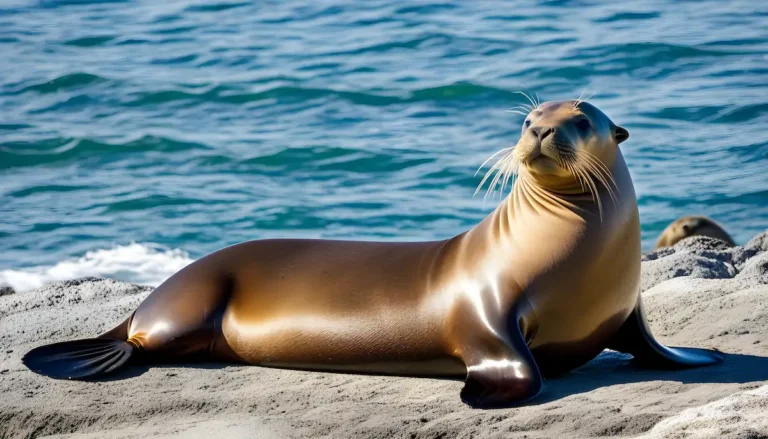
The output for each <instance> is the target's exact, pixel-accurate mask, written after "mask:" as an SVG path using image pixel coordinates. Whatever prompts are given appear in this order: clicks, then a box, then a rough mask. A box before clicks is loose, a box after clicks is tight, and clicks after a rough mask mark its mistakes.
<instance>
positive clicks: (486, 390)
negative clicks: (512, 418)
mask: <svg viewBox="0 0 768 439" xmlns="http://www.w3.org/2000/svg"><path fill="white" fill-rule="evenodd" d="M510 338H511V339H512V340H510V341H509V342H503V341H501V340H495V341H496V343H492V345H491V346H487V344H486V346H485V347H486V348H488V347H490V348H491V349H483V348H482V347H481V346H477V348H480V349H479V350H477V351H475V352H474V353H473V355H470V356H469V357H470V358H466V359H465V364H467V378H466V380H465V381H464V387H463V388H462V389H461V400H462V401H464V402H465V403H466V404H468V405H470V406H472V407H475V408H494V407H511V406H515V405H521V404H524V403H526V402H528V401H530V400H531V399H533V398H535V397H536V395H538V394H539V392H541V387H542V379H541V373H540V372H539V368H538V366H537V365H536V361H535V360H534V359H533V355H532V354H531V351H530V350H529V349H528V346H527V345H526V343H525V340H524V338H523V335H522V333H521V332H520V330H519V328H518V329H517V330H516V331H514V334H511V337H510ZM486 343H487V342H486ZM494 345H495V346H494ZM492 352H495V355H494V354H492ZM499 354H500V355H499ZM499 357H500V358H499ZM468 360H469V361H468Z"/></svg>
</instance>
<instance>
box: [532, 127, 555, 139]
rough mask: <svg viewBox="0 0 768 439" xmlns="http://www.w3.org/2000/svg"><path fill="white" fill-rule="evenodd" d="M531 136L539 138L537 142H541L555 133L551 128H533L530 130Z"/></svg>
mask: <svg viewBox="0 0 768 439" xmlns="http://www.w3.org/2000/svg"><path fill="white" fill-rule="evenodd" d="M531 131H533V134H534V135H535V136H536V137H538V138H539V142H541V141H543V140H544V139H545V138H546V137H547V136H548V135H550V134H552V133H554V132H555V129H554V128H552V127H533V128H531Z"/></svg>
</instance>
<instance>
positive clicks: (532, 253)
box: [23, 101, 722, 407]
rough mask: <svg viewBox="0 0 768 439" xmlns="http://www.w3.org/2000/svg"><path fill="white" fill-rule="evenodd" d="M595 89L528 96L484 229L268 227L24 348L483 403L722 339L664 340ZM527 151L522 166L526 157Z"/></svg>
mask: <svg viewBox="0 0 768 439" xmlns="http://www.w3.org/2000/svg"><path fill="white" fill-rule="evenodd" d="M628 135H629V134H628V132H627V130H625V129H623V128H621V127H618V126H616V125H614V124H613V122H611V120H610V119H608V117H607V116H605V115H604V114H603V113H602V112H601V111H600V110H598V109H597V108H595V107H594V106H592V105H590V104H588V103H586V102H582V101H564V102H549V103H544V104H541V105H537V106H536V107H535V108H533V109H532V110H531V111H530V114H528V116H527V118H526V120H525V123H524V126H523V129H522V136H521V138H520V140H519V142H518V143H517V145H516V147H515V148H513V149H511V150H509V151H506V154H505V155H504V156H503V157H502V158H501V159H500V160H499V162H498V163H497V165H496V166H495V167H494V169H495V170H499V172H500V174H498V175H497V177H496V178H495V179H494V184H495V183H496V182H498V181H500V180H501V181H505V180H506V179H507V178H508V177H509V173H511V172H513V171H515V170H516V171H517V172H518V179H517V181H516V182H515V183H514V186H513V190H512V193H511V194H510V195H509V196H508V197H507V198H506V199H505V200H504V201H503V202H502V203H501V204H500V205H499V206H498V208H496V209H495V210H494V211H493V213H491V214H490V215H489V216H488V217H486V218H485V219H484V220H483V221H482V222H481V223H480V224H478V225H477V226H476V227H474V228H472V229H471V230H469V231H467V232H465V233H462V234H460V235H458V236H456V237H453V238H451V239H446V240H443V241H432V242H399V243H393V242H353V241H324V240H297V239H285V240H280V239H277V240H273V239H270V240H262V241H251V242H245V243H242V244H237V245H234V246H232V247H227V248H225V249H222V250H219V251H217V252H215V253H212V254H210V255H208V256H206V257H204V258H202V259H200V260H198V261H196V262H194V263H193V264H191V265H189V266H187V267H186V268H184V269H183V270H181V271H179V272H178V273H176V274H175V275H174V276H173V277H171V278H170V279H168V280H167V281H166V282H164V283H163V284H162V285H160V286H159V287H158V288H157V289H155V290H154V291H153V292H152V293H151V294H150V295H149V296H148V297H147V298H146V299H145V300H144V301H143V302H142V303H141V304H140V305H139V307H138V308H137V309H136V310H135V311H134V312H133V313H132V314H131V315H130V317H128V319H127V320H126V321H125V322H124V323H122V324H121V325H119V326H118V327H117V328H115V329H113V330H112V331H109V332H108V333H106V334H103V335H102V336H100V337H99V338H94V339H87V340H77V341H70V342H64V343H56V344H53V345H48V346H42V347H39V348H36V349H33V350H32V351H30V352H29V353H28V354H27V355H26V356H25V357H24V360H23V361H24V363H25V364H26V365H27V366H28V367H29V368H30V369H31V370H33V371H35V372H38V373H41V374H45V375H48V376H51V377H55V378H72V379H83V378H90V377H96V376H99V375H102V374H104V373H107V372H112V371H114V370H117V369H119V368H121V367H123V365H125V364H126V363H127V362H128V360H129V359H131V358H136V359H139V360H144V361H148V360H158V359H159V360H162V361H183V360H184V359H185V358H188V357H189V356H193V355H197V356H203V357H207V358H212V359H217V360H223V361H237V362H242V363H248V364H255V365H262V366H272V367H286V368H297V369H314V370H328V371H346V372H367V373H383V374H404V375H428V376H438V375H443V376H453V375H457V376H464V377H466V381H465V385H464V388H463V389H462V391H461V397H462V399H463V400H464V401H465V402H467V403H469V404H471V405H474V406H480V407H490V406H500V405H511V404H516V403H521V402H524V401H527V400H529V399H530V398H533V397H534V396H536V395H537V394H538V393H539V391H540V389H541V386H542V375H543V376H547V375H554V374H558V373H562V372H565V371H568V370H570V369H572V368H575V367H577V366H579V365H582V364H584V363H586V362H587V361H589V360H591V359H592V358H594V357H595V356H596V355H598V354H599V353H600V352H601V351H602V350H603V349H605V348H611V349H615V350H619V351H622V352H627V353H630V354H632V355H633V356H634V357H635V359H636V360H637V361H639V362H640V363H642V364H647V365H649V366H652V367H665V368H666V367H673V368H674V367H692V366H701V365H708V364H713V363H716V362H718V361H720V360H721V358H722V357H721V355H720V354H718V353H716V352H710V351H706V350H700V349H681V348H667V347H665V346H662V345H661V344H659V343H658V342H657V341H656V340H655V339H654V338H653V336H652V335H651V332H650V330H649V328H648V324H647V323H646V320H645V317H644V314H643V308H642V304H641V302H640V296H639V284H640V224H639V219H638V211H637V201H636V199H635V193H634V189H633V187H632V180H631V179H630V175H629V172H628V170H627V166H626V164H625V163H624V158H623V157H622V154H621V151H620V150H619V148H618V144H619V143H621V142H623V141H624V140H626V139H627V137H628ZM516 168H519V169H516Z"/></svg>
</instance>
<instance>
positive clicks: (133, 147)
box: [0, 135, 210, 169]
mask: <svg viewBox="0 0 768 439" xmlns="http://www.w3.org/2000/svg"><path fill="white" fill-rule="evenodd" d="M196 149H201V150H205V149H210V147H209V146H206V145H204V144H202V143H195V142H185V141H181V140H175V139H171V138H167V137H162V136H151V135H145V136H142V137H140V138H138V139H135V140H131V141H128V142H123V143H107V142H100V141H97V140H92V139H72V138H51V139H44V140H38V141H35V142H18V141H16V142H5V143H0V169H9V168H15V167H23V166H37V165H41V164H49V163H55V162H66V161H69V160H73V159H80V158H84V157H99V158H102V159H103V158H104V157H107V156H109V155H110V154H119V153H139V152H147V151H161V152H176V151H188V150H196Z"/></svg>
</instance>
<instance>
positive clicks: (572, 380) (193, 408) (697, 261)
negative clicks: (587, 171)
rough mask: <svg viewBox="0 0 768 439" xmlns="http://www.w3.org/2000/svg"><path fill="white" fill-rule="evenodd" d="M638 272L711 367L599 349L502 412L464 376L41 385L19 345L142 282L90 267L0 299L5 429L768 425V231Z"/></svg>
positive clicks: (660, 313)
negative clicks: (668, 366) (711, 357)
mask: <svg viewBox="0 0 768 439" xmlns="http://www.w3.org/2000/svg"><path fill="white" fill-rule="evenodd" d="M642 271H643V276H642V289H643V290H644V292H643V300H644V304H645V306H646V308H647V312H648V317H649V323H650V326H651V328H652V330H653V332H654V334H655V335H656V336H657V337H658V338H659V340H660V341H662V342H664V343H666V344H669V345H672V346H679V345H683V346H691V347H704V348H714V349H719V350H721V351H723V352H724V353H726V357H727V358H726V361H725V362H724V363H723V364H722V365H718V366H714V367H709V368H700V369H690V370H684V371H655V370H644V369H637V368H635V367H633V365H632V364H631V362H630V360H629V358H630V357H629V356H627V355H623V354H618V353H613V352H610V351H606V352H604V353H603V354H601V355H600V356H599V357H598V358H597V359H595V360H593V361H592V362H590V363H588V364H587V365H585V366H583V367H581V368H579V369H577V370H575V371H572V372H571V373H568V374H566V375H564V376H562V377H558V378H556V379H549V380H545V389H544V391H543V392H542V394H541V395H540V396H539V397H538V398H537V399H536V400H534V401H533V402H532V403H530V404H528V405H525V406H523V407H518V408H510V409H497V410H475V409H471V408H469V407H467V406H466V405H464V404H463V403H461V401H460V399H459V390H460V389H461V386H462V382H461V381H460V380H441V379H430V378H403V377H392V376H376V375H352V374H341V373H324V372H304V371H296V370H283V369H269V368H263V367H256V366H243V365H228V364H223V363H194V364H183V365H182V364H169V365H156V366H155V365H153V366H134V367H131V368H130V369H129V370H127V371H126V372H125V373H121V374H119V375H117V376H115V377H110V378H108V379H105V380H101V381H96V382H76V381H56V380H51V379H47V378H45V377H41V376H38V375H35V374H33V373H31V372H30V371H28V370H27V369H26V368H25V367H24V366H23V365H22V364H21V361H20V359H21V357H22V356H23V355H24V353H26V352H27V351H28V350H29V349H31V348H32V347H35V346H38V345H41V344H44V343H50V342H55V341H63V340H69V339H73V338H78V337H83V336H90V335H95V334H98V333H100V332H102V331H105V330H107V329H109V328H111V327H112V326H114V324H116V323H117V322H119V321H121V320H122V319H123V318H124V317H125V316H126V315H127V314H128V313H130V312H131V311H132V310H133V309H134V308H135V307H136V306H137V305H138V303H139V302H141V300H142V299H143V298H144V297H145V296H146V295H147V294H149V292H150V291H151V290H152V288H150V287H144V286H139V285H134V284H129V283H125V282H120V281H115V280H109V279H94V278H90V279H76V280H72V281H62V282H54V283H50V284H46V285H45V286H43V287H41V288H38V289H35V290H31V291H26V292H19V293H15V294H7V295H0V395H2V398H0V438H5V437H70V438H86V437H92V438H96V437H99V438H140V437H210V436H211V434H214V435H222V434H223V435H226V436H235V437H257V438H283V437H288V438H291V437H327V438H332V437H339V436H343V437H403V438H412V437H413V438H419V437H446V438H448V437H513V438H522V437H527V438H545V437H579V438H597V437H605V436H622V437H637V436H639V435H642V436H641V437H644V438H662V437H663V438H674V437H692V438H698V437H701V438H704V437H725V438H737V437H763V436H765V435H768V417H765V416H764V415H762V414H763V413H765V412H768V232H764V233H761V234H759V235H757V236H755V237H754V238H753V239H752V240H750V241H749V242H748V243H747V244H746V245H744V246H740V247H733V248H725V247H723V246H722V245H721V244H720V243H719V241H716V240H712V239H708V238H702V237H693V238H689V239H687V240H684V241H682V242H680V243H679V244H677V245H676V246H675V247H671V248H665V249H660V250H658V251H652V252H650V253H647V254H645V255H644V256H643V263H642ZM750 434H751V435H752V436H749V435H750ZM760 435H763V436H760Z"/></svg>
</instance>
